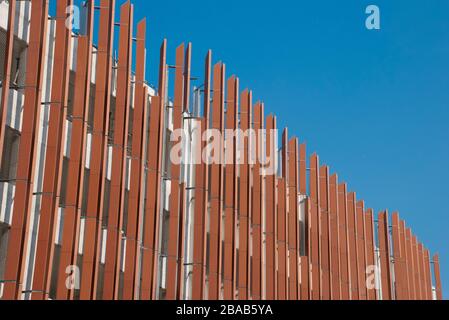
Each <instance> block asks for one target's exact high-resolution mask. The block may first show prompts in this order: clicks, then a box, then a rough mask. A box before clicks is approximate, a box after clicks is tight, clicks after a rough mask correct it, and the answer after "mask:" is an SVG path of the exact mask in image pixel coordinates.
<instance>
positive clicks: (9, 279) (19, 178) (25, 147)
mask: <svg viewBox="0 0 449 320" xmlns="http://www.w3.org/2000/svg"><path fill="white" fill-rule="evenodd" d="M31 5H32V7H33V10H31V20H30V35H29V44H28V59H27V65H26V70H27V72H26V75H25V88H24V97H25V102H24V105H23V120H22V133H21V136H20V144H19V153H18V160H19V161H18V165H17V173H16V190H15V195H16V196H15V199H14V209H13V216H12V222H11V229H10V234H9V241H8V248H7V255H6V264H5V273H4V280H5V281H6V282H5V283H4V288H3V297H2V298H3V299H6V300H8V299H19V298H20V297H21V295H22V290H23V282H24V280H25V279H24V272H25V262H26V259H25V256H26V251H27V250H26V246H25V242H26V241H27V239H28V235H29V225H30V211H31V202H32V198H33V194H32V193H33V186H34V173H35V170H36V161H35V159H36V153H37V138H38V131H39V125H38V123H39V116H40V111H41V108H42V105H41V93H42V92H41V90H42V83H43V77H44V70H43V68H44V66H45V47H46V44H47V21H48V1H47V0H34V1H32V3H31ZM2 125H3V123H2Z"/></svg>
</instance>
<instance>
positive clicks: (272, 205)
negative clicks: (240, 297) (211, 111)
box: [265, 115, 278, 300]
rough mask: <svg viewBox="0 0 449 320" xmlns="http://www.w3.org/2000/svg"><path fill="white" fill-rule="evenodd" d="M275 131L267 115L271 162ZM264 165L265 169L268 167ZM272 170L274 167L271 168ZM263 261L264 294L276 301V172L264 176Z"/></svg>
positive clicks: (270, 116)
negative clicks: (264, 269) (264, 267)
mask: <svg viewBox="0 0 449 320" xmlns="http://www.w3.org/2000/svg"><path fill="white" fill-rule="evenodd" d="M274 130H276V117H275V116H273V115H269V116H268V117H267V119H266V132H267V133H266V155H267V157H268V159H271V160H273V159H274V157H275V156H276V152H277V150H274V147H275V146H274V145H273V150H271V141H272V140H273V142H274V139H275V138H276V136H275V134H274V132H273V131H274ZM270 165H274V164H271V163H270V164H268V163H266V167H270ZM273 168H274V166H273ZM265 183H266V185H265V203H266V204H265V219H266V220H265V257H266V258H265V261H266V271H265V283H266V294H265V297H266V299H267V300H274V299H276V292H277V287H276V263H275V257H276V242H275V239H276V217H277V216H278V212H277V196H276V172H269V173H267V174H266V176H265Z"/></svg>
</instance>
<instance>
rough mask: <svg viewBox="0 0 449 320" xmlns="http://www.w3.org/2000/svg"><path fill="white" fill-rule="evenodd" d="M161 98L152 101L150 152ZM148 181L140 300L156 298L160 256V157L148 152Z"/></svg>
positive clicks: (155, 138)
mask: <svg viewBox="0 0 449 320" xmlns="http://www.w3.org/2000/svg"><path fill="white" fill-rule="evenodd" d="M160 100H161V99H160V98H159V96H154V97H152V99H151V106H150V123H149V137H148V150H151V149H150V146H155V147H156V150H158V148H160V146H159V140H160V139H159V133H160V132H159V119H160V117H161V116H160V114H161V111H163V109H162V108H161V103H160ZM147 162H148V163H147V165H148V170H147V177H146V178H147V179H146V205H145V223H144V233H143V248H144V249H143V253H142V283H141V293H140V298H141V299H143V300H148V299H151V298H155V297H153V296H152V288H153V274H154V273H155V269H154V264H153V261H154V260H155V259H156V256H157V254H158V251H157V249H156V248H155V237H156V232H157V230H156V226H157V225H156V220H157V217H158V212H157V211H156V205H157V203H158V201H159V199H158V198H159V196H158V195H157V194H156V193H157V192H158V190H157V189H158V186H159V183H160V174H161V173H160V170H159V169H158V168H159V165H158V155H157V153H156V152H147Z"/></svg>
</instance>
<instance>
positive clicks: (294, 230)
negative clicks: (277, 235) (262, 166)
mask: <svg viewBox="0 0 449 320" xmlns="http://www.w3.org/2000/svg"><path fill="white" fill-rule="evenodd" d="M298 159H299V158H298V139H297V138H292V139H290V141H289V142H288V180H287V187H288V228H289V230H288V248H289V266H290V268H289V270H290V274H289V276H290V282H289V292H290V298H291V299H293V300H296V299H298V297H299V290H300V287H299V219H298V163H299V161H298Z"/></svg>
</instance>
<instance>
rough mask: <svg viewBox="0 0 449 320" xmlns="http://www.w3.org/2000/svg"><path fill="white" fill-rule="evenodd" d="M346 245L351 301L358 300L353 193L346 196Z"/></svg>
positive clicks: (354, 196) (354, 200)
mask: <svg viewBox="0 0 449 320" xmlns="http://www.w3.org/2000/svg"><path fill="white" fill-rule="evenodd" d="M347 197H348V244H349V279H350V288H351V300H358V299H359V278H358V269H357V260H358V259H357V243H356V240H357V230H356V229H357V218H356V214H357V210H356V205H357V203H356V195H355V192H350V193H349V194H348V196H347Z"/></svg>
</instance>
